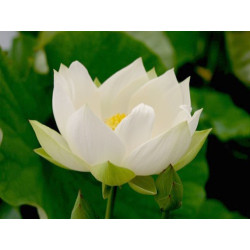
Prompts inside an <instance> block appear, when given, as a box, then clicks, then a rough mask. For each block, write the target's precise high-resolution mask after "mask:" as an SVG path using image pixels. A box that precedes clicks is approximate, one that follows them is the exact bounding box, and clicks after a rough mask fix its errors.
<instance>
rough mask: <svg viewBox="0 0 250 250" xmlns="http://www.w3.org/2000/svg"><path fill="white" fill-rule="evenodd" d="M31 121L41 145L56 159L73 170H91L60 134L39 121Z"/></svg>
mask: <svg viewBox="0 0 250 250" xmlns="http://www.w3.org/2000/svg"><path fill="white" fill-rule="evenodd" d="M30 123H31V125H32V127H33V129H34V131H35V133H36V136H37V139H38V141H39V143H40V145H41V146H42V148H43V149H44V151H45V152H46V153H47V154H48V155H49V156H51V157H52V158H53V159H54V160H55V161H57V162H59V163H60V164H62V165H64V166H65V167H67V168H70V169H72V170H77V171H82V172H85V171H89V166H88V164H87V163H86V162H84V161H83V160H82V159H80V158H79V157H78V156H76V155H74V154H73V153H72V152H71V151H70V149H69V147H68V145H67V143H66V141H65V140H64V138H63V137H62V136H61V135H60V134H58V133H57V132H56V131H54V130H53V129H51V128H49V127H47V126H45V125H43V124H41V123H39V122H37V121H30Z"/></svg>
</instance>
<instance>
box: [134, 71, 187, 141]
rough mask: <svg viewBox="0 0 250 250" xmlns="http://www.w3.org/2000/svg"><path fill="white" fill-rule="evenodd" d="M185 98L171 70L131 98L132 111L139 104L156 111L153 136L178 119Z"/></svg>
mask: <svg viewBox="0 0 250 250" xmlns="http://www.w3.org/2000/svg"><path fill="white" fill-rule="evenodd" d="M182 101H183V98H182V93H181V91H180V86H179V84H178V82H177V79H176V77H175V74H174V71H173V70H169V71H167V72H166V73H165V74H163V75H161V76H160V77H158V78H155V79H153V80H151V81H149V82H148V83H147V84H145V85H144V86H142V87H141V88H140V89H139V90H138V91H137V92H136V93H135V94H134V95H133V96H132V98H131V101H130V110H131V109H132V108H133V107H135V106H136V105H138V104H139V103H145V104H147V105H149V106H151V107H152V108H153V109H154V111H155V115H156V118H155V125H154V128H153V136H156V135H158V134H160V133H162V132H164V131H166V130H167V129H169V128H171V124H172V122H173V120H174V119H175V117H176V114H177V112H178V110H179V106H180V105H181V104H182Z"/></svg>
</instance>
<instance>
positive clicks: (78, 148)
mask: <svg viewBox="0 0 250 250" xmlns="http://www.w3.org/2000/svg"><path fill="white" fill-rule="evenodd" d="M67 134H68V138H67V141H68V143H69V146H70V148H71V150H72V151H73V152H74V153H75V154H77V155H79V156H80V157H82V158H83V159H85V160H86V161H87V162H88V163H89V164H90V165H96V164H99V163H103V162H106V161H110V162H112V163H113V164H116V165H118V166H119V165H120V163H121V159H122V157H123V154H124V150H125V149H124V145H123V144H122V142H121V140H120V139H119V137H118V136H117V135H116V134H115V133H114V132H113V131H112V130H111V129H110V128H109V127H108V126H106V125H105V124H104V123H103V122H102V121H101V120H100V119H99V118H98V117H96V116H95V115H94V114H93V112H92V111H91V110H90V109H89V108H88V107H87V106H86V105H85V106H84V107H82V108H80V109H79V110H77V111H76V112H75V113H74V114H73V115H72V116H71V117H70V118H69V121H68V125H67Z"/></svg>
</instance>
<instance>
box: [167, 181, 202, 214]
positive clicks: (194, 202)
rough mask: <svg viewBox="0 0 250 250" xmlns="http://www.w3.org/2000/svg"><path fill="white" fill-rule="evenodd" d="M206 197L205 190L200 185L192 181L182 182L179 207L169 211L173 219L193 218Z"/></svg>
mask: <svg viewBox="0 0 250 250" xmlns="http://www.w3.org/2000/svg"><path fill="white" fill-rule="evenodd" d="M205 198H206V193H205V190H204V188H203V187H202V186H200V185H197V184H195V183H193V182H183V200H182V206H181V207H180V209H177V210H175V211H173V212H171V213H170V217H171V218H175V219H195V218H197V214H198V212H199V210H200V207H201V205H202V204H203V202H204V200H205Z"/></svg>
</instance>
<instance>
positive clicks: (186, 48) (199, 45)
mask: <svg viewBox="0 0 250 250" xmlns="http://www.w3.org/2000/svg"><path fill="white" fill-rule="evenodd" d="M0 46H1V49H0V128H1V129H2V130H3V134H4V136H3V142H2V145H1V147H0V198H1V201H0V218H38V217H39V216H40V217H42V218H44V217H48V218H69V217H70V212H71V209H72V207H73V205H74V201H75V198H76V196H77V191H78V190H79V189H81V190H82V193H83V195H84V196H85V197H86V199H87V200H88V201H89V202H90V203H91V204H92V206H93V207H94V209H96V213H97V215H98V216H99V217H100V218H101V217H102V216H103V214H104V210H105V205H106V201H103V200H102V197H101V186H100V183H98V182H97V181H95V180H94V179H93V177H92V176H90V175H88V174H85V173H76V172H73V171H66V170H64V169H59V168H57V167H55V166H53V165H51V164H49V163H48V162H46V161H44V160H42V159H40V158H39V157H38V156H36V155H35V154H34V153H33V149H34V148H36V147H38V143H37V141H36V138H35V135H34V134H33V131H32V130H31V128H30V125H29V123H28V119H36V120H39V121H40V122H42V123H45V124H47V125H48V126H50V127H52V128H55V129H56V125H55V121H54V118H53V116H52V110H51V100H52V89H53V69H56V70H58V69H59V66H60V64H61V63H63V64H65V65H66V66H69V65H70V63H71V62H73V61H75V60H79V61H80V62H81V63H83V64H84V65H85V66H86V67H87V69H88V70H89V73H90V75H91V77H92V78H93V79H94V78H95V77H98V79H99V80H100V81H101V82H103V81H104V80H105V79H106V78H108V77H109V76H110V75H112V74H113V73H115V72H116V71H117V70H119V69H121V68H123V67H124V66H126V65H127V64H129V63H131V62H132V61H133V60H135V59H136V58H138V57H142V59H143V62H144V65H145V68H146V69H147V70H150V69H151V68H153V67H155V69H156V72H157V73H158V74H162V73H164V72H165V71H166V70H168V69H170V68H173V67H174V68H175V72H176V74H177V78H178V80H179V82H181V81H182V80H184V79H185V78H187V77H189V76H191V82H190V86H191V100H192V106H193V112H194V111H195V110H197V109H198V108H201V107H203V113H202V116H201V119H200V123H199V127H198V129H199V130H202V129H207V128H210V127H212V128H213V130H212V133H211V134H210V136H209V137H208V140H207V143H206V146H204V148H203V150H202V151H201V152H200V153H199V155H198V156H197V158H196V159H195V160H194V161H193V162H191V163H190V164H189V165H188V166H186V167H185V168H184V169H182V170H180V171H179V172H178V173H179V175H180V177H181V179H182V181H183V185H184V198H183V206H182V207H181V208H180V209H179V210H176V211H174V212H173V213H172V214H171V218H228V219H230V218H249V217H250V206H249V177H250V169H249V168H250V164H249V152H250V150H249V149H250V140H249V139H250V116H249V111H250V105H249V104H250V101H249V100H250V95H249V88H250V32H180V31H178V32H0ZM115 216H116V217H117V218H160V212H159V209H158V207H157V204H156V203H155V201H154V198H153V197H150V196H148V197H146V196H143V195H140V194H137V193H135V192H134V191H133V190H131V189H130V188H129V187H128V186H127V185H124V187H122V188H121V189H120V190H119V191H118V194H117V203H116V206H115Z"/></svg>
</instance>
